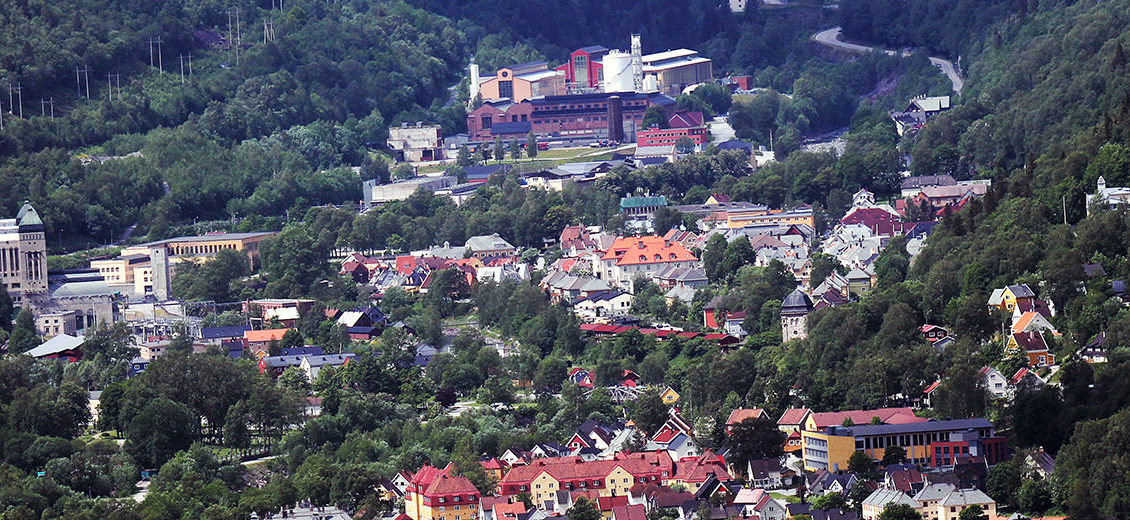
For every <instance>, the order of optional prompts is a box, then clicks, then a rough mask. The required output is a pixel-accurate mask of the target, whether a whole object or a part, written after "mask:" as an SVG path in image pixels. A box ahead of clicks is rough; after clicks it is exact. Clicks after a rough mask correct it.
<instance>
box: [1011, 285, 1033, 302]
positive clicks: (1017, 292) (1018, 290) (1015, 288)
mask: <svg viewBox="0 0 1130 520" xmlns="http://www.w3.org/2000/svg"><path fill="white" fill-rule="evenodd" d="M1008 289H1009V290H1010V291H1012V295H1013V296H1015V297H1017V298H1034V297H1035V296H1036V293H1034V292H1032V289H1031V288H1029V287H1028V284H1026V283H1022V284H1019V285H1010V286H1008Z"/></svg>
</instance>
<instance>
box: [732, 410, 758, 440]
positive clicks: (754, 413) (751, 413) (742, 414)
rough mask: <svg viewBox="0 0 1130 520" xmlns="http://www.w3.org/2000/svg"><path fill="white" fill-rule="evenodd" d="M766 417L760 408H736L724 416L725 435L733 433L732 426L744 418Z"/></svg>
mask: <svg viewBox="0 0 1130 520" xmlns="http://www.w3.org/2000/svg"><path fill="white" fill-rule="evenodd" d="M764 417H766V415H765V412H764V411H763V410H762V409H761V408H736V409H734V410H733V411H732V412H730V416H729V417H727V418H726V435H730V434H732V433H734V426H736V425H737V424H739V423H741V422H742V421H744V420H746V419H761V418H764Z"/></svg>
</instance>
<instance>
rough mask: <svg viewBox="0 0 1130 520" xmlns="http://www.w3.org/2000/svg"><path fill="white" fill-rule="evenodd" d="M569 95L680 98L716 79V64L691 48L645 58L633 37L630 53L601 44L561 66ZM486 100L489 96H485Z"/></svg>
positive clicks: (583, 50) (637, 38)
mask: <svg viewBox="0 0 1130 520" xmlns="http://www.w3.org/2000/svg"><path fill="white" fill-rule="evenodd" d="M556 70H558V71H560V72H562V73H564V74H565V85H566V88H568V89H569V91H570V92H577V93H580V92H592V91H595V90H603V91H604V92H656V91H658V92H661V93H663V94H667V95H669V96H677V95H679V94H681V93H682V91H683V89H685V88H687V87H689V86H691V85H697V84H699V83H705V82H708V81H711V80H713V79H714V68H713V62H711V61H710V59H709V58H706V57H703V56H700V55H699V53H698V51H695V50H691V49H675V50H668V51H664V52H658V53H655V54H647V55H644V54H642V52H641V43H640V36H639V35H638V34H633V35H632V41H631V50H630V51H628V52H624V51H618V50H609V49H607V48H605V47H602V46H599V45H593V46H589V47H582V48H580V49H577V50H575V51H573V52H572V53H571V54H569V60H568V61H567V62H565V64H563V65H561V66H558V67H557V69H556ZM483 97H484V98H486V96H485V95H484V96H483Z"/></svg>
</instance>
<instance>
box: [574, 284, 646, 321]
mask: <svg viewBox="0 0 1130 520" xmlns="http://www.w3.org/2000/svg"><path fill="white" fill-rule="evenodd" d="M631 307H632V295H630V294H628V293H626V292H623V291H617V290H609V291H597V292H594V293H591V294H589V295H588V296H585V297H584V298H581V299H579V300H577V301H576V303H574V304H573V309H574V310H576V311H578V312H583V313H585V314H588V315H591V316H595V317H598V318H599V317H602V316H618V315H622V314H627V313H628V311H629V310H631Z"/></svg>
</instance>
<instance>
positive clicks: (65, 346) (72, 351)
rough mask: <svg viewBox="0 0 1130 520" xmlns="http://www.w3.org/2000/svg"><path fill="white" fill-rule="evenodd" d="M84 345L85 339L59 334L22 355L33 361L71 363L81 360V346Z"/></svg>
mask: <svg viewBox="0 0 1130 520" xmlns="http://www.w3.org/2000/svg"><path fill="white" fill-rule="evenodd" d="M84 344H85V339H84V338H83V337H81V336H79V337H75V336H70V335H68V334H59V335H58V336H55V337H53V338H51V339H49V340H47V341H45V342H43V343H40V344H39V346H37V347H35V348H33V349H31V350H29V351H27V352H24V354H25V355H28V356H31V357H33V358H35V359H65V360H67V361H70V362H72V363H73V362H75V361H78V360H80V359H82V346H83V345H84Z"/></svg>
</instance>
